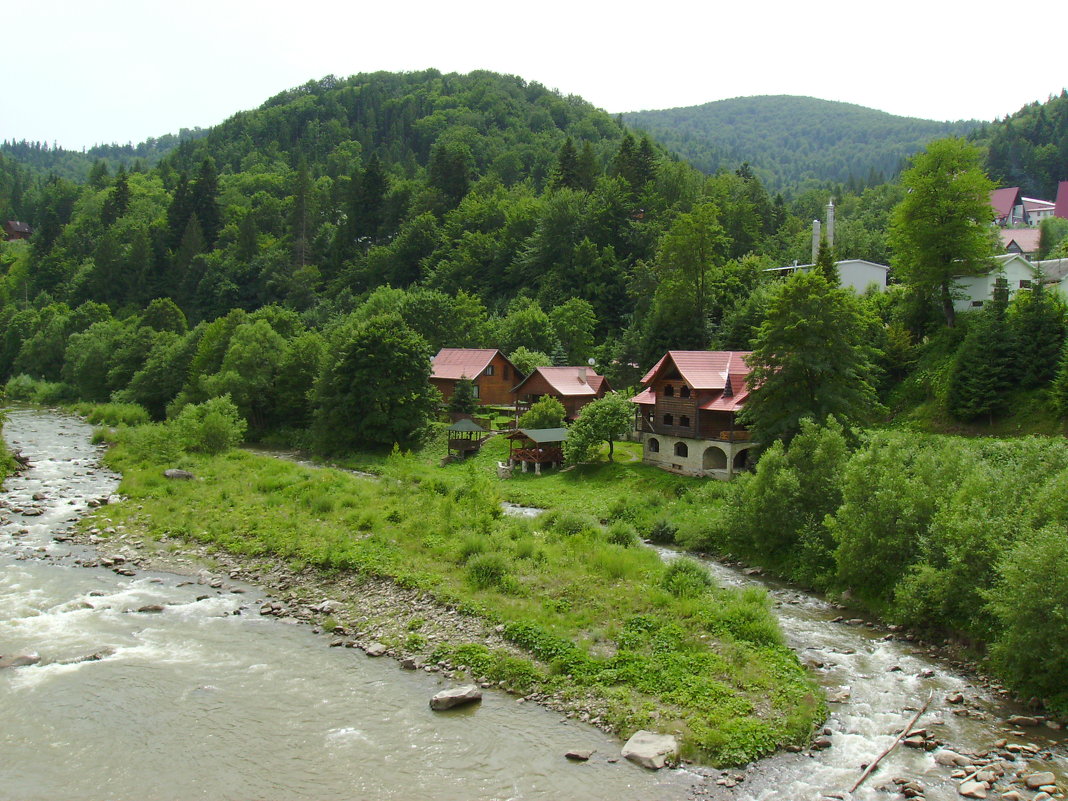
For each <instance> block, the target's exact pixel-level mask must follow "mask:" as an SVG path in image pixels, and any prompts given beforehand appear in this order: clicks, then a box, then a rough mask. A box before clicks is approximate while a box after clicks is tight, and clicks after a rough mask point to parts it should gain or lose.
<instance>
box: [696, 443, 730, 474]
mask: <svg viewBox="0 0 1068 801" xmlns="http://www.w3.org/2000/svg"><path fill="white" fill-rule="evenodd" d="M702 462H703V465H704V468H705V470H726V469H727V454H726V453H724V452H723V449H722V448H717V447H716V446H715V445H713V446H712V447H710V448H706V449H705V455H704V458H703V460H702Z"/></svg>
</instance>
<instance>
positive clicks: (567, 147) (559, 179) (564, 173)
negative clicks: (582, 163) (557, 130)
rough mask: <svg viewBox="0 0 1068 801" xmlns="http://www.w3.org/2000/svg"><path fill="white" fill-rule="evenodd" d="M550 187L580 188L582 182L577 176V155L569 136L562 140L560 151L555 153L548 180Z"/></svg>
mask: <svg viewBox="0 0 1068 801" xmlns="http://www.w3.org/2000/svg"><path fill="white" fill-rule="evenodd" d="M549 188H550V189H581V188H582V182H581V179H580V177H579V157H578V152H577V151H576V150H575V142H574V141H573V140H572V139H571V137H570V136H569V137H567V139H566V140H564V144H562V145H561V146H560V151H559V153H557V155H556V165H555V166H554V167H553V174H552V177H551V178H550V180H549Z"/></svg>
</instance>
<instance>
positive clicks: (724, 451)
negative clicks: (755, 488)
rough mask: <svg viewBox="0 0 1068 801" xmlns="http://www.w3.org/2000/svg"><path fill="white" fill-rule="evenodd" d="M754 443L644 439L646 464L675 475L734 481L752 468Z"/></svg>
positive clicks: (659, 436)
mask: <svg viewBox="0 0 1068 801" xmlns="http://www.w3.org/2000/svg"><path fill="white" fill-rule="evenodd" d="M752 448H753V443H752V442H728V441H725V440H708V439H694V438H692V437H672V436H667V435H664V434H643V435H642V461H644V462H645V463H646V464H651V465H655V466H656V467H661V468H663V469H665V470H671V471H672V472H674V473H682V474H684V475H691V476H709V477H711V478H718V479H721V480H723V481H727V480H730V479H731V478H732V477H733V476H734V474H735V473H740V472H742V471H743V470H745V469H746V467H747V465H748V452H749V451H750V450H751V449H752Z"/></svg>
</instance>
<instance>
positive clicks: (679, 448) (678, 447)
mask: <svg viewBox="0 0 1068 801" xmlns="http://www.w3.org/2000/svg"><path fill="white" fill-rule="evenodd" d="M675 455H676V456H689V455H690V449H689V448H688V447H686V443H685V442H676V443H675Z"/></svg>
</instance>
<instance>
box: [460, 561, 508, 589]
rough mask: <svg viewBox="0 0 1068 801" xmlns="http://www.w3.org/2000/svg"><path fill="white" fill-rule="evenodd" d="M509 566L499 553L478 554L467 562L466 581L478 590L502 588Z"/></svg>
mask: <svg viewBox="0 0 1068 801" xmlns="http://www.w3.org/2000/svg"><path fill="white" fill-rule="evenodd" d="M508 569H509V564H508V560H507V559H505V558H504V557H503V556H502V555H501V554H499V553H480V554H478V555H476V556H474V557H472V558H471V559H470V560H469V561H468V562H467V579H468V581H470V582H471V585H472V586H473V587H475V588H476V589H479V590H488V589H490V588H491V587H497V588H503V587H505V586H506V584H505V580H506V579H507V578H508Z"/></svg>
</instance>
